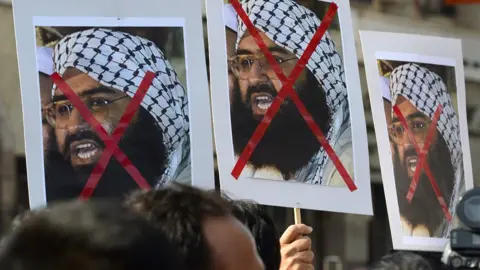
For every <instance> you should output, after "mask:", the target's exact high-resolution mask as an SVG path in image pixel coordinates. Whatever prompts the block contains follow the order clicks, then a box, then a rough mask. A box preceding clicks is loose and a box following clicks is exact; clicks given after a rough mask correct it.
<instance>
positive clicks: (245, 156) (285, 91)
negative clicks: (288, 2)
mask: <svg viewBox="0 0 480 270" xmlns="http://www.w3.org/2000/svg"><path fill="white" fill-rule="evenodd" d="M230 3H231V4H232V6H233V7H234V9H235V11H236V12H237V14H238V16H239V17H240V18H241V20H242V21H243V23H245V25H246V26H247V29H248V31H249V32H250V34H251V35H252V36H253V38H254V39H255V42H256V43H257V45H258V47H259V48H260V49H261V50H262V52H263V54H264V55H265V57H266V58H267V60H268V62H269V64H270V65H271V66H272V68H273V70H274V71H275V74H276V75H277V77H278V78H279V79H280V81H281V82H282V89H281V90H280V92H279V93H278V95H277V97H276V98H275V100H274V101H273V103H272V105H271V106H270V108H268V110H267V112H266V113H265V115H264V117H263V119H262V121H261V122H260V124H259V125H258V126H257V128H256V129H255V131H254V133H253V135H252V137H251V138H250V140H249V142H248V144H247V146H246V147H245V149H244V150H243V152H242V153H241V155H240V157H239V159H238V161H237V163H236V164H235V167H234V168H233V170H232V176H233V177H234V178H235V179H238V177H239V176H240V174H241V173H242V171H243V169H244V168H245V166H246V164H247V162H248V160H249V159H250V157H251V155H252V153H253V151H254V150H255V148H256V147H257V145H258V143H259V142H260V140H261V139H262V137H263V136H264V134H265V132H266V130H267V128H268V126H269V125H270V123H271V121H272V119H273V117H274V116H275V114H276V113H277V112H278V110H279V109H280V106H281V105H282V103H283V101H284V100H285V98H287V97H290V98H291V99H292V101H293V102H294V103H295V105H296V106H297V108H298V110H299V112H300V113H301V114H302V117H303V119H304V120H305V121H306V122H307V124H308V126H309V127H310V129H311V130H312V132H313V133H314V135H315V137H316V138H317V140H318V141H319V142H320V144H321V145H322V147H323V149H325V152H326V153H327V155H328V156H329V157H330V159H331V160H332V161H333V163H334V164H335V167H336V169H337V171H338V172H339V173H340V175H341V176H342V178H343V180H344V181H345V184H346V185H347V187H348V188H349V189H350V191H355V190H356V189H357V186H356V185H355V183H354V182H353V180H352V178H351V177H350V175H349V174H348V172H347V170H346V169H345V167H344V166H343V164H342V162H341V161H340V159H339V158H338V156H337V155H336V154H335V151H334V150H333V148H332V147H331V146H330V144H329V143H328V141H327V139H326V138H325V136H324V134H323V132H322V130H321V129H320V128H319V127H318V125H317V124H316V123H315V121H314V120H313V117H312V115H311V114H310V113H309V112H308V110H307V108H306V107H305V105H304V104H303V102H302V101H301V100H300V98H299V97H298V95H297V93H296V92H295V91H294V90H293V84H294V83H295V81H296V80H297V78H298V77H299V76H300V73H301V72H302V71H303V69H304V68H305V65H306V64H307V63H308V60H309V59H310V57H311V55H312V54H313V52H314V51H315V49H316V47H317V46H318V44H319V43H320V41H321V39H322V37H323V35H324V34H325V32H326V31H327V29H328V27H329V26H330V23H331V22H332V19H333V18H334V16H335V14H336V12H337V9H338V6H337V5H336V4H335V3H333V2H332V3H331V4H330V7H329V9H328V11H327V13H326V14H325V16H324V18H323V20H322V23H321V24H320V26H319V27H318V29H317V31H316V32H315V34H314V36H313V38H312V40H311V41H310V43H309V44H308V46H307V48H306V49H305V52H304V53H303V55H302V56H301V57H300V59H299V60H298V62H297V64H296V65H295V67H294V68H293V70H292V72H291V73H290V75H289V77H288V78H287V77H286V76H285V74H283V71H282V69H281V67H280V66H279V65H278V63H277V61H276V60H275V58H274V57H273V55H272V54H271V52H270V51H269V50H268V47H267V46H266V45H265V43H264V42H263V40H262V38H261V37H260V34H259V33H258V31H257V29H256V28H255V26H254V25H253V23H252V22H251V21H250V19H249V18H248V15H247V14H246V13H245V11H244V10H243V8H242V6H241V5H240V3H239V2H238V0H231V1H230Z"/></svg>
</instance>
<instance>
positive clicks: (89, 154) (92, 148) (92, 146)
mask: <svg viewBox="0 0 480 270" xmlns="http://www.w3.org/2000/svg"><path fill="white" fill-rule="evenodd" d="M101 152H102V151H101V147H100V145H99V144H98V143H96V142H95V141H93V140H81V141H76V142H74V143H72V144H71V146H70V155H71V157H72V162H73V163H79V164H89V163H92V162H94V161H95V160H98V159H99V158H100V154H101Z"/></svg>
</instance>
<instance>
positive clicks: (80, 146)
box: [77, 143, 93, 149]
mask: <svg viewBox="0 0 480 270" xmlns="http://www.w3.org/2000/svg"><path fill="white" fill-rule="evenodd" d="M92 147H93V144H91V143H84V144H80V145H79V146H77V149H84V148H92Z"/></svg>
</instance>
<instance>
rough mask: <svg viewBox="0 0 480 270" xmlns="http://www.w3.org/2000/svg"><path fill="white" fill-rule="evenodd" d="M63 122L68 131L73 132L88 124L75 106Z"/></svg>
mask: <svg viewBox="0 0 480 270" xmlns="http://www.w3.org/2000/svg"><path fill="white" fill-rule="evenodd" d="M65 124H66V129H67V130H68V132H69V133H75V132H76V131H78V130H79V129H83V128H85V127H87V126H88V123H87V122H86V121H85V119H84V118H83V117H82V116H81V115H80V113H79V112H78V110H77V109H75V108H74V109H73V110H72V111H71V113H70V116H69V117H68V120H67V121H66V123H65Z"/></svg>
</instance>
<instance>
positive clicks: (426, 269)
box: [370, 251, 441, 270]
mask: <svg viewBox="0 0 480 270" xmlns="http://www.w3.org/2000/svg"><path fill="white" fill-rule="evenodd" d="M434 269H435V270H438V269H441V266H440V265H438V266H437V265H436V266H435V267H434V266H432V265H431V264H430V262H429V261H428V260H427V259H425V258H424V257H422V256H421V255H419V254H416V253H413V252H407V251H398V252H393V253H391V254H387V255H385V256H383V257H382V258H381V259H380V260H379V261H378V262H376V263H375V264H374V265H373V266H372V267H371V268H370V270H434Z"/></svg>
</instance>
